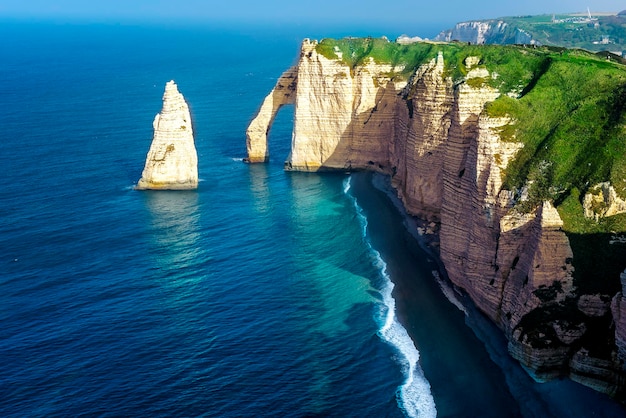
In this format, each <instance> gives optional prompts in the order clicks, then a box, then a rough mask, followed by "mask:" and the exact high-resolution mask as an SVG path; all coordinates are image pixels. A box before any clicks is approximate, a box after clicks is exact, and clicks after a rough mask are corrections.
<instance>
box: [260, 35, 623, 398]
mask: <svg viewBox="0 0 626 418" xmlns="http://www.w3.org/2000/svg"><path fill="white" fill-rule="evenodd" d="M316 46H317V43H316V42H315V41H309V40H305V41H304V42H303V44H302V49H301V51H300V59H299V62H298V64H297V65H296V66H295V67H294V68H292V69H290V70H288V71H287V72H286V73H285V74H284V75H283V76H282V77H281V78H280V79H279V80H278V83H277V85H276V87H275V89H274V90H273V91H272V93H270V95H269V96H268V98H266V99H265V102H264V103H263V106H262V107H261V111H260V112H259V116H257V118H256V119H255V120H254V121H253V122H252V124H251V125H250V128H248V153H249V154H248V155H249V160H250V161H251V162H254V161H264V160H265V159H266V158H267V155H268V154H267V151H266V149H267V148H266V141H267V139H266V134H267V132H268V131H269V129H270V128H271V121H272V120H273V119H274V116H275V113H276V112H277V110H278V108H279V107H280V106H282V105H283V104H287V103H294V104H295V113H294V114H295V117H294V128H293V135H292V143H291V153H290V155H289V156H288V157H287V161H286V162H285V168H286V169H288V170H299V171H319V170H351V169H367V170H374V171H378V172H381V173H384V174H388V175H389V176H390V177H391V181H392V185H393V186H394V188H395V189H396V191H397V193H398V196H399V197H400V199H401V200H402V201H403V203H404V205H405V207H406V209H407V211H408V212H409V213H411V214H413V215H417V216H419V217H421V218H423V219H427V220H429V221H434V222H439V223H440V237H439V238H440V241H439V243H440V246H439V253H440V256H441V260H442V262H443V264H444V266H445V269H446V272H447V275H448V277H449V278H450V280H451V281H452V282H453V283H454V284H455V285H456V286H458V287H459V288H462V289H463V290H465V292H467V293H468V294H469V296H470V297H471V298H472V300H473V301H474V302H475V304H476V306H477V307H478V308H479V309H480V310H482V311H483V312H484V313H485V314H486V315H487V316H488V317H489V318H491V319H492V320H493V321H494V322H495V323H496V324H497V325H498V326H499V327H500V328H501V329H502V331H503V332H504V334H505V336H506V337H507V339H508V340H509V345H508V347H509V351H510V353H511V355H512V356H513V357H515V358H516V359H518V360H519V361H520V362H521V363H522V364H523V365H524V366H526V368H527V369H528V370H529V371H530V372H531V373H532V374H534V375H535V376H536V377H537V378H541V379H548V378H552V377H556V376H570V377H571V378H572V379H574V380H577V381H579V382H581V383H584V384H586V385H588V386H591V387H594V388H596V389H598V390H602V391H604V392H608V393H613V394H615V393H622V395H621V396H625V395H624V394H626V374H625V373H624V371H625V370H626V369H624V364H626V354H625V353H626V331H625V330H626V308H625V307H626V302H624V301H625V300H626V298H624V297H623V296H622V294H620V295H619V296H615V298H614V299H613V303H612V304H611V303H610V299H611V297H612V295H610V296H607V295H598V294H595V295H584V294H579V293H577V290H576V287H575V285H574V278H573V274H574V266H573V257H574V255H573V252H572V248H571V245H570V241H569V239H568V236H567V235H566V234H565V232H563V230H562V226H563V221H562V220H561V217H560V215H559V212H558V211H557V210H556V209H555V207H554V206H553V205H552V204H551V203H550V202H548V201H544V202H542V203H540V204H539V206H538V207H537V208H536V209H535V210H534V211H530V212H528V213H521V212H519V211H518V210H517V209H516V207H515V201H516V197H515V193H514V192H512V191H509V190H505V189H504V188H503V181H502V179H503V177H504V173H505V170H506V168H507V165H508V164H509V162H510V161H512V160H513V159H514V158H515V156H516V154H517V153H518V152H519V151H520V150H521V149H522V148H523V144H522V143H519V142H516V141H515V138H507V139H506V140H502V139H501V138H500V132H502V131H503V128H504V127H506V126H507V125H508V124H510V123H514V122H512V121H511V120H509V118H507V117H491V116H489V115H488V114H487V112H486V111H485V108H486V105H487V104H488V103H490V102H492V101H494V100H495V99H496V98H498V97H499V95H500V92H499V91H498V90H496V89H494V88H492V87H490V86H489V83H487V82H486V81H485V80H489V79H491V78H492V77H497V74H490V73H489V71H488V70H487V68H486V67H485V66H484V65H481V60H480V57H472V56H470V57H467V58H466V59H465V62H464V66H465V68H466V69H467V70H468V71H467V73H466V75H465V78H464V79H463V80H461V81H457V82H456V83H453V81H452V80H451V79H450V77H449V76H448V75H446V74H447V71H446V63H445V62H444V57H443V54H442V53H439V54H438V57H437V58H435V59H432V60H431V61H430V62H426V63H425V64H423V65H421V66H420V67H419V68H417V69H416V70H415V71H414V72H413V73H412V74H411V75H410V77H406V76H401V77H400V76H397V75H398V74H400V73H402V70H403V68H394V67H393V66H391V65H389V64H380V63H377V62H374V60H373V59H371V58H370V59H366V60H364V61H363V62H361V63H360V64H359V65H356V66H352V67H351V66H348V65H347V64H345V63H344V62H343V61H342V60H341V59H340V58H339V59H329V58H326V57H325V56H322V55H321V54H319V53H318V52H317V49H316ZM607 190H608V189H607ZM609 192H610V190H609V191H608V192H604V195H609V194H610V193H609ZM601 197H602V196H599V197H598V198H595V197H593V196H592V197H589V198H587V200H589V201H590V202H591V203H589V204H588V206H589V207H591V206H593V207H594V208H595V207H599V206H602V208H603V209H605V208H610V209H611V210H613V207H614V206H615V207H616V208H617V209H615V210H620V208H621V207H620V208H618V207H617V206H619V204H621V202H618V201H617V200H616V199H613V200H610V199H609V200H610V201H608V200H607V199H603V200H602V202H600V203H601V204H600V203H595V204H594V201H593V200H592V199H597V200H600V198H601ZM616 280H617V278H616ZM622 280H623V282H624V279H622ZM611 323H615V328H616V329H615V340H616V342H617V346H613V354H608V355H607V354H598V353H596V352H591V351H589V350H587V349H585V348H584V344H583V341H589V339H593V338H594V337H593V335H595V334H593V333H590V330H591V329H592V328H593V327H596V326H604V327H605V328H606V330H607V331H606V332H607V333H609V334H610V332H612V331H610V327H611V325H610V324H611ZM598 324H600V325H598ZM602 324H604V325H602ZM610 349H611V347H610V346H609V350H610ZM620 391H621V392H620Z"/></svg>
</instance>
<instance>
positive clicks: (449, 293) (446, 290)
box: [432, 270, 468, 316]
mask: <svg viewBox="0 0 626 418" xmlns="http://www.w3.org/2000/svg"><path fill="white" fill-rule="evenodd" d="M432 274H433V277H434V278H435V280H437V284H438V285H439V288H440V289H441V291H442V292H443V295H444V296H445V297H446V299H448V300H449V301H450V302H452V304H453V305H454V306H456V307H457V308H458V309H459V310H460V311H461V312H463V313H464V314H465V316H467V315H468V313H467V309H465V306H463V304H462V303H461V301H460V300H459V299H458V298H457V297H456V295H455V293H454V289H452V287H450V285H449V284H448V283H446V282H445V281H444V280H443V279H442V278H441V276H440V275H439V272H438V271H437V270H433V271H432Z"/></svg>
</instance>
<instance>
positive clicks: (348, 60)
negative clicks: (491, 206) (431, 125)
mask: <svg viewBox="0 0 626 418" xmlns="http://www.w3.org/2000/svg"><path fill="white" fill-rule="evenodd" d="M315 49H316V51H317V52H318V53H319V54H321V55H323V56H325V57H326V58H328V59H334V60H339V61H341V62H343V63H344V64H345V65H347V66H350V67H351V68H356V67H358V66H359V65H362V64H364V63H366V62H369V60H374V61H375V62H377V63H387V64H392V66H393V68H394V70H393V72H392V74H390V75H391V76H393V77H399V78H405V79H406V78H409V77H410V76H411V74H413V73H414V72H415V70H416V69H417V68H418V67H419V66H420V65H422V64H424V63H426V62H429V61H430V60H432V59H434V58H436V57H437V55H438V54H439V53H441V54H442V55H443V57H444V61H445V76H447V77H450V78H452V80H453V82H454V83H455V84H459V83H463V82H465V83H467V84H470V85H471V86H472V87H480V86H481V85H489V86H491V87H493V88H496V89H498V90H499V91H500V93H501V95H500V97H499V98H498V99H497V100H495V101H494V102H492V103H490V104H489V105H488V106H487V108H486V112H487V114H489V115H490V116H494V117H498V116H507V117H509V118H511V119H512V123H511V124H509V125H508V126H506V127H505V128H503V129H501V131H500V132H499V134H500V137H501V139H502V140H505V141H517V142H522V143H524V147H523V149H522V150H521V151H520V152H519V153H518V154H517V156H516V158H515V159H514V160H513V161H512V162H511V163H510V164H509V166H508V167H507V169H506V170H505V171H504V174H503V176H504V178H503V180H504V185H505V188H507V189H509V190H513V191H517V192H518V193H520V192H521V190H522V189H523V188H524V186H527V185H530V187H529V190H528V196H529V199H528V200H527V202H526V203H525V204H524V205H522V207H521V208H520V209H522V210H525V209H526V210H530V209H531V208H532V207H536V205H537V204H538V203H539V202H541V201H543V200H549V201H552V202H554V204H555V206H556V207H557V208H558V210H559V212H560V213H561V216H562V217H563V219H564V221H565V228H566V229H568V230H571V231H573V232H576V233H590V232H606V231H626V216H624V215H617V216H611V217H607V218H606V219H602V220H601V221H600V222H596V221H595V220H587V219H584V217H583V216H582V213H583V210H582V198H583V196H584V195H585V193H586V192H587V191H588V190H589V189H590V188H591V187H593V186H594V185H596V184H598V183H601V182H605V181H610V183H611V184H612V185H613V186H614V187H615V190H616V191H617V194H618V195H619V196H620V197H621V198H622V199H624V198H626V67H625V66H624V65H622V64H620V63H619V62H617V60H616V57H614V56H611V55H608V54H607V53H599V54H594V53H591V52H588V51H584V50H580V49H565V48H557V47H547V46H542V47H539V46H534V47H528V46H520V45H468V44H467V43H463V44H462V43H458V42H451V43H441V42H439V43H433V42H415V43H410V44H406V43H403V44H401V43H396V42H390V41H388V40H387V39H385V38H379V39H374V38H344V39H324V40H322V41H320V42H319V43H318V44H317V45H316V46H315ZM468 57H477V58H476V59H470V60H467V58H468ZM476 63H477V64H476ZM475 65H478V67H479V68H484V69H486V70H488V74H489V75H488V76H486V77H483V78H476V77H474V78H471V79H468V77H467V75H468V72H469V71H470V68H475V67H474V66H475Z"/></svg>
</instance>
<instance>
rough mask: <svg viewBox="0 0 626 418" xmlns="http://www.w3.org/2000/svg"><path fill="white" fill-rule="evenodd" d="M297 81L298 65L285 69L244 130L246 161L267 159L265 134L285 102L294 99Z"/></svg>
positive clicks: (267, 151) (289, 102)
mask: <svg viewBox="0 0 626 418" xmlns="http://www.w3.org/2000/svg"><path fill="white" fill-rule="evenodd" d="M297 83H298V66H297V65H296V66H293V67H291V68H290V69H288V70H287V71H285V72H284V73H283V74H282V75H281V76H280V78H279V79H278V81H277V82H276V86H274V89H273V90H272V92H271V93H270V94H268V95H267V97H266V98H265V100H264V101H263V104H262V105H261V108H260V109H259V113H257V115H256V117H255V118H254V119H253V120H252V122H250V125H249V126H248V129H247V130H246V148H247V150H248V157H247V158H246V159H245V161H246V162H248V163H264V162H267V161H268V160H269V156H270V155H269V149H268V146H267V135H268V133H269V131H270V129H271V128H272V124H273V123H274V119H275V118H276V114H277V113H278V111H279V110H280V108H281V107H283V106H284V105H286V104H294V103H295V101H296V87H297Z"/></svg>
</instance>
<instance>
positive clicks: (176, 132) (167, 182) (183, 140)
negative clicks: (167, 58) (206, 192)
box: [136, 81, 198, 190]
mask: <svg viewBox="0 0 626 418" xmlns="http://www.w3.org/2000/svg"><path fill="white" fill-rule="evenodd" d="M152 125H153V127H154V138H153V140H152V144H151V145H150V150H149V151H148V155H147V157H146V164H145V167H144V169H143V173H142V174H141V179H140V180H139V182H138V183H137V187H136V188H137V189H139V190H145V189H154V190H167V189H170V190H182V189H196V188H197V187H198V156H197V153H196V147H195V145H194V140H193V129H192V126H191V115H190V113H189V107H188V106H187V103H186V102H185V99H184V98H183V95H182V94H180V93H179V91H178V88H177V86H176V83H174V81H169V82H168V83H167V84H166V85H165V93H164V94H163V108H162V109H161V112H160V113H159V114H157V115H156V117H155V118H154V122H153V124H152Z"/></svg>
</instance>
